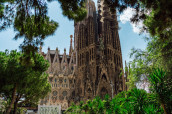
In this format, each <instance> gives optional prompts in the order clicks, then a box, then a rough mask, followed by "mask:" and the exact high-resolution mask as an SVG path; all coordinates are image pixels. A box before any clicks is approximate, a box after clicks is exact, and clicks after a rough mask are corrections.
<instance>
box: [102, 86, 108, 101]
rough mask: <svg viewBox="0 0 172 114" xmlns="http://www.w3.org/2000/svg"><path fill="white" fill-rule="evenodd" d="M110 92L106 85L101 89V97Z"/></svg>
mask: <svg viewBox="0 0 172 114" xmlns="http://www.w3.org/2000/svg"><path fill="white" fill-rule="evenodd" d="M106 94H108V91H107V89H106V88H105V87H103V88H102V89H101V91H100V98H101V99H104V97H105V95H106Z"/></svg>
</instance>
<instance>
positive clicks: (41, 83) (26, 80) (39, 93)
mask: <svg viewBox="0 0 172 114" xmlns="http://www.w3.org/2000/svg"><path fill="white" fill-rule="evenodd" d="M23 57H24V54H22V53H20V52H17V51H11V52H10V53H9V52H8V51H6V52H0V62H1V65H0V68H1V70H0V81H1V86H0V94H1V95H3V97H4V98H5V99H6V100H9V101H10V104H9V106H8V108H7V112H6V113H7V114H9V113H10V111H11V108H12V106H13V104H14V103H15V108H17V104H18V102H19V101H21V100H23V101H22V102H25V103H38V100H39V99H40V98H43V97H44V96H45V95H46V94H47V93H48V92H49V91H50V84H49V83H48V80H47V75H46V74H45V73H44V72H45V71H46V70H47V68H48V66H49V64H48V62H47V61H46V60H44V58H43V57H42V56H41V55H39V54H36V55H35V58H34V60H33V61H34V64H32V66H26V65H25V64H23V63H22V61H21V60H22V58H23ZM22 102H21V103H22Z"/></svg>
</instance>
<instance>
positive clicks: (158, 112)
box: [65, 68, 172, 114]
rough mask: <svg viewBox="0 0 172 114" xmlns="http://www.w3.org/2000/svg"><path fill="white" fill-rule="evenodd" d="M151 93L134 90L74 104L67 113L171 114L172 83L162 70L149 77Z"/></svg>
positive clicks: (152, 73) (155, 70) (157, 70)
mask: <svg viewBox="0 0 172 114" xmlns="http://www.w3.org/2000/svg"><path fill="white" fill-rule="evenodd" d="M148 80H149V83H150V91H151V93H147V92H146V91H145V90H143V89H137V88H133V89H130V90H128V91H123V92H121V93H118V94H117V95H116V96H115V97H114V98H113V99H110V98H109V96H107V95H106V96H105V98H104V100H101V99H100V97H96V98H95V99H93V100H88V101H87V102H86V103H85V104H84V103H83V102H80V104H79V105H75V104H72V106H71V107H69V108H68V110H66V112H65V113H67V114H70V113H78V114H79V113H86V114H105V113H108V114H111V113H113V114H162V113H165V114H170V113H171V110H172V107H171V102H172V99H171V98H172V94H171V87H172V83H171V81H170V80H168V75H166V73H165V72H164V71H163V70H161V69H158V68H157V69H154V70H153V71H152V72H151V73H150V74H149V77H148Z"/></svg>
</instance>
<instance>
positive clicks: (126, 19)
mask: <svg viewBox="0 0 172 114" xmlns="http://www.w3.org/2000/svg"><path fill="white" fill-rule="evenodd" d="M134 14H135V9H133V8H129V7H128V8H127V9H126V10H125V11H124V12H123V13H122V14H121V15H120V17H119V19H120V21H121V22H122V23H123V24H125V23H126V22H130V19H131V18H132V16H133V15H134ZM130 24H131V26H132V28H133V31H134V32H135V33H137V34H139V33H140V29H141V28H142V27H143V22H142V21H140V22H138V23H137V24H136V23H131V22H130Z"/></svg>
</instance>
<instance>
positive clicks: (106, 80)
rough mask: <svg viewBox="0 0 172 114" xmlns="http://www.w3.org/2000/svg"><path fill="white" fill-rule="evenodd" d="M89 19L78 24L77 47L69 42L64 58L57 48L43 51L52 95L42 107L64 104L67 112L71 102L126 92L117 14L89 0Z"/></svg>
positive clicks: (75, 36)
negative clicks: (96, 5) (47, 64)
mask: <svg viewBox="0 0 172 114" xmlns="http://www.w3.org/2000/svg"><path fill="white" fill-rule="evenodd" d="M86 9H87V16H86V18H85V19H84V20H83V21H81V22H75V23H74V26H75V31H74V46H73V45H72V42H73V41H72V40H73V39H72V38H73V36H72V35H71V36H70V37H71V42H70V49H69V54H68V55H67V54H66V49H64V53H63V54H62V55H61V54H60V53H59V50H58V48H56V50H50V48H48V52H47V53H44V52H42V49H41V48H40V52H39V53H40V54H42V55H43V56H44V57H45V59H46V60H48V61H49V63H50V67H49V69H48V71H47V73H48V74H49V82H50V83H51V86H52V89H51V93H49V94H48V96H47V97H45V98H44V99H42V100H41V101H40V104H41V105H61V107H62V110H65V109H67V108H68V107H69V106H70V104H71V103H72V102H74V103H77V102H79V101H86V100H88V99H93V98H94V97H95V96H100V97H101V98H103V97H104V95H105V94H109V95H110V96H111V97H113V95H115V94H117V93H119V92H121V91H124V90H126V89H127V86H126V84H125V82H126V81H127V79H126V78H127V77H126V76H125V77H124V74H123V73H122V72H123V64H122V54H121V46H120V39H119V34H118V22H117V16H116V11H115V10H114V11H110V8H109V7H108V6H107V5H106V4H105V3H104V0H98V7H97V9H98V10H97V11H96V7H95V3H94V2H93V1H92V0H87V3H86Z"/></svg>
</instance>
